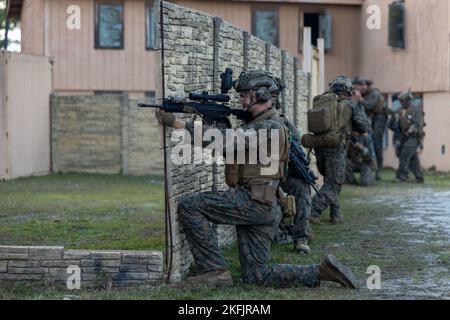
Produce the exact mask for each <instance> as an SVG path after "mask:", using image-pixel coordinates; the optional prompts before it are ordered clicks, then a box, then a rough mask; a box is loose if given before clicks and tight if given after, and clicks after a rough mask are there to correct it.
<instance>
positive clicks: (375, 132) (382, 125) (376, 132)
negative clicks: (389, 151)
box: [372, 115, 387, 170]
mask: <svg viewBox="0 0 450 320" xmlns="http://www.w3.org/2000/svg"><path fill="white" fill-rule="evenodd" d="M386 124H387V119H386V116H384V115H381V116H374V117H372V139H373V147H374V149H375V155H376V157H377V167H378V170H381V169H383V160H384V159H383V141H384V135H385V132H386Z"/></svg>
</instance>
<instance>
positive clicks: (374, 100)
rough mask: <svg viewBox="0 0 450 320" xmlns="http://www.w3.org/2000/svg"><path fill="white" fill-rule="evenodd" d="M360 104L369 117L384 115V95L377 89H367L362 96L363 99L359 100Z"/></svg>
mask: <svg viewBox="0 0 450 320" xmlns="http://www.w3.org/2000/svg"><path fill="white" fill-rule="evenodd" d="M361 105H362V106H363V107H364V109H365V111H366V114H367V115H368V116H370V117H373V116H380V115H386V108H385V106H384V97H383V95H382V94H381V92H380V90H378V89H375V88H369V91H368V92H367V93H366V95H365V96H364V100H363V101H361Z"/></svg>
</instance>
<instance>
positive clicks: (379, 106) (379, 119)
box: [361, 87, 387, 175]
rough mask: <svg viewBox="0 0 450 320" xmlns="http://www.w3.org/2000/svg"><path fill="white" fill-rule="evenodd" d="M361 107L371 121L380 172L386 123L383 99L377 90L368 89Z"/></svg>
mask: <svg viewBox="0 0 450 320" xmlns="http://www.w3.org/2000/svg"><path fill="white" fill-rule="evenodd" d="M361 105H362V106H363V107H364V109H365V110H366V113H367V115H368V116H369V117H370V119H371V121H372V137H373V145H374V148H375V155H376V157H377V167H378V169H379V170H381V169H382V168H383V139H384V134H385V132H386V122H387V115H386V108H385V106H384V97H383V95H382V94H381V92H380V91H379V90H378V89H374V88H372V87H369V91H368V92H367V93H366V94H365V95H364V100H363V101H362V102H361ZM377 175H378V172H377Z"/></svg>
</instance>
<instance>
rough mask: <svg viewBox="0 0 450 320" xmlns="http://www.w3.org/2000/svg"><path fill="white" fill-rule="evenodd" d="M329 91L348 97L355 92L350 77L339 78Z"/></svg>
mask: <svg viewBox="0 0 450 320" xmlns="http://www.w3.org/2000/svg"><path fill="white" fill-rule="evenodd" d="M329 90H330V91H332V92H334V93H338V92H344V93H346V94H347V95H348V96H351V95H352V92H353V85H352V81H351V80H350V78H349V77H346V76H339V77H337V78H336V79H334V80H333V81H331V82H330V84H329Z"/></svg>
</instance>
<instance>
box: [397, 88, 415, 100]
mask: <svg viewBox="0 0 450 320" xmlns="http://www.w3.org/2000/svg"><path fill="white" fill-rule="evenodd" d="M398 99H399V100H403V101H411V100H413V99H414V96H413V94H412V93H411V91H410V90H406V91H403V92H402V93H400V94H399V95H398Z"/></svg>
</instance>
